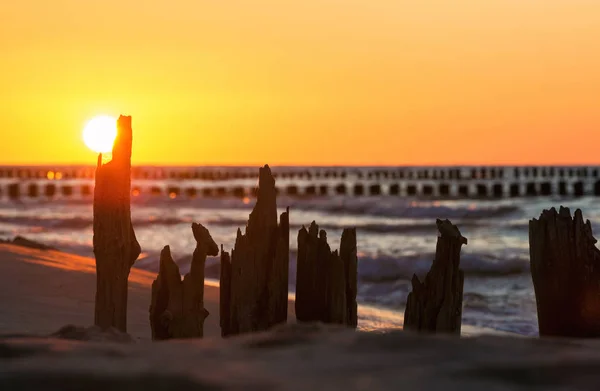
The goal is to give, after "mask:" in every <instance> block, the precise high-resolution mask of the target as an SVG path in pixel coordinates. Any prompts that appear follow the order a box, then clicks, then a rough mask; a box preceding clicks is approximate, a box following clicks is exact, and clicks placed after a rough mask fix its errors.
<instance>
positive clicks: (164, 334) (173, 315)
mask: <svg viewBox="0 0 600 391" xmlns="http://www.w3.org/2000/svg"><path fill="white" fill-rule="evenodd" d="M192 232H193V234H194V239H196V249H195V250H194V254H193V257H192V265H191V267H190V272H189V273H188V274H186V275H185V277H184V278H183V281H182V280H181V274H180V273H179V267H178V266H177V264H176V263H175V262H174V261H173V257H172V256H171V249H170V248H169V246H165V248H164V249H163V250H162V252H161V254H160V270H159V273H158V277H157V278H156V280H155V281H154V282H153V283H152V302H151V304H150V325H151V328H152V339H153V340H164V339H172V338H202V337H203V336H204V320H205V319H206V318H207V317H208V315H209V313H208V311H207V310H206V309H205V308H204V266H205V264H206V257H207V256H209V255H210V256H216V255H218V253H219V248H218V247H217V244H216V243H215V242H214V240H213V239H212V237H211V236H210V233H209V232H208V229H206V228H205V227H204V226H202V225H201V224H196V223H194V224H192Z"/></svg>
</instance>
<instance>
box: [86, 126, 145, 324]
mask: <svg viewBox="0 0 600 391" xmlns="http://www.w3.org/2000/svg"><path fill="white" fill-rule="evenodd" d="M117 130H118V131H117V137H116V140H115V144H114V147H113V153H112V160H111V161H110V162H108V163H106V164H104V165H103V164H102V155H100V156H98V166H97V168H96V186H95V189H94V255H95V257H96V307H95V316H94V319H95V320H94V322H95V324H96V325H97V326H100V327H102V328H108V327H115V328H117V329H119V330H121V331H123V332H126V331H127V279H128V277H129V270H130V268H131V266H132V265H133V263H134V262H135V260H136V259H137V257H138V256H139V255H140V251H141V249H140V245H139V243H138V242H137V239H136V237H135V232H134V231H133V226H132V225H131V209H130V192H131V146H132V130H131V117H125V116H120V117H119V119H118V121H117Z"/></svg>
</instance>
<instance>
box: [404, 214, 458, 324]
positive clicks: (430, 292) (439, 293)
mask: <svg viewBox="0 0 600 391" xmlns="http://www.w3.org/2000/svg"><path fill="white" fill-rule="evenodd" d="M436 225H437V228H438V230H439V232H440V236H439V237H438V240H437V246H436V252H435V259H434V260H433V265H432V266H431V269H430V270H429V272H428V273H427V276H426V277H425V281H424V282H421V281H420V280H419V278H418V277H417V276H416V275H414V276H413V278H412V292H411V293H409V295H408V299H407V303H406V310H405V312H404V329H405V330H414V331H419V332H428V333H450V334H458V335H460V329H461V318H462V299H463V284H464V273H463V271H462V270H461V269H459V266H460V249H461V246H462V245H463V244H467V239H466V238H464V237H463V236H462V235H461V234H460V231H459V230H458V228H457V227H456V226H455V225H452V223H451V222H450V221H449V220H444V221H442V220H439V219H438V220H437V221H436Z"/></svg>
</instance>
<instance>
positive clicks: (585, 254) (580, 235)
mask: <svg viewBox="0 0 600 391" xmlns="http://www.w3.org/2000/svg"><path fill="white" fill-rule="evenodd" d="M595 243H596V239H595V238H594V236H593V235H592V227H591V225H590V222H589V220H588V221H586V222H585V223H584V220H583V215H582V213H581V210H579V209H577V210H576V211H575V215H574V216H573V218H571V212H570V211H569V209H568V208H563V207H561V208H560V210H559V212H558V213H557V212H556V209H554V208H552V209H550V210H544V211H543V212H542V214H541V215H540V218H539V219H538V220H536V219H533V220H531V221H530V222H529V255H530V262H531V277H532V279H533V286H534V289H535V298H536V303H537V312H538V324H539V330H540V336H557V337H581V338H589V337H600V250H598V249H597V248H596V246H595Z"/></svg>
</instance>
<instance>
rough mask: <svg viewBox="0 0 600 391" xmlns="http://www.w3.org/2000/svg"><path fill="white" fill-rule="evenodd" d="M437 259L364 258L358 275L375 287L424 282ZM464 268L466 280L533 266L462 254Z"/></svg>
mask: <svg viewBox="0 0 600 391" xmlns="http://www.w3.org/2000/svg"><path fill="white" fill-rule="evenodd" d="M434 258H435V254H434V253H431V254H425V255H420V256H415V257H402V258H393V257H387V256H386V257H376V258H372V257H361V258H360V259H359V263H358V275H359V278H360V279H361V280H362V281H365V282H371V283H382V282H390V281H396V280H410V279H411V278H412V276H413V275H414V274H416V275H417V276H419V277H420V278H421V277H424V276H425V275H426V274H427V272H428V271H429V269H430V267H431V264H432V262H433V259H434ZM460 268H461V269H462V270H463V271H464V273H465V275H466V276H478V277H500V276H510V275H515V274H523V273H527V272H529V262H528V259H526V258H523V257H520V256H512V257H510V258H502V259H500V258H497V257H495V256H493V255H491V254H462V255H461V262H460Z"/></svg>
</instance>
